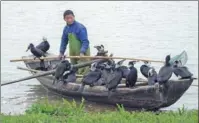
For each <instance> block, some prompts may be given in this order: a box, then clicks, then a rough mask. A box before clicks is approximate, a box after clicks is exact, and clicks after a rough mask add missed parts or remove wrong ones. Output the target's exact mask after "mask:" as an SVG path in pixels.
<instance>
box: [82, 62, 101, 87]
mask: <svg viewBox="0 0 199 123" xmlns="http://www.w3.org/2000/svg"><path fill="white" fill-rule="evenodd" d="M97 66H98V63H97V62H95V63H93V64H91V68H90V72H89V73H88V74H86V75H84V76H83V78H82V83H83V84H84V85H90V86H91V87H92V86H94V83H95V82H97V81H98V80H99V79H100V77H101V71H100V70H99V69H98V68H97Z"/></svg>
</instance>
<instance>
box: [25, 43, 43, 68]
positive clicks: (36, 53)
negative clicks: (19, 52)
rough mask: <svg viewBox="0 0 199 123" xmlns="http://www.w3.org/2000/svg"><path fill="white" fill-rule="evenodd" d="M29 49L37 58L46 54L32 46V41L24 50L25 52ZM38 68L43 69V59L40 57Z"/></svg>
mask: <svg viewBox="0 0 199 123" xmlns="http://www.w3.org/2000/svg"><path fill="white" fill-rule="evenodd" d="M29 49H30V51H31V53H32V54H33V55H34V56H35V57H34V59H36V58H38V59H40V57H42V56H43V57H46V55H45V54H44V52H43V51H42V50H40V49H38V48H36V47H34V45H33V44H32V43H30V44H29V46H28V49H27V50H26V52H27V51H28V50H29ZM40 69H41V70H45V63H44V60H41V59H40Z"/></svg>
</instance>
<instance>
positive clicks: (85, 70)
mask: <svg viewBox="0 0 199 123" xmlns="http://www.w3.org/2000/svg"><path fill="white" fill-rule="evenodd" d="M85 56H90V48H88V49H87V51H86V54H85ZM87 61H90V59H80V60H78V61H77V62H78V64H79V63H83V62H87ZM89 71H90V67H89V66H87V67H83V68H79V69H78V74H82V75H85V74H87V73H88V72H89Z"/></svg>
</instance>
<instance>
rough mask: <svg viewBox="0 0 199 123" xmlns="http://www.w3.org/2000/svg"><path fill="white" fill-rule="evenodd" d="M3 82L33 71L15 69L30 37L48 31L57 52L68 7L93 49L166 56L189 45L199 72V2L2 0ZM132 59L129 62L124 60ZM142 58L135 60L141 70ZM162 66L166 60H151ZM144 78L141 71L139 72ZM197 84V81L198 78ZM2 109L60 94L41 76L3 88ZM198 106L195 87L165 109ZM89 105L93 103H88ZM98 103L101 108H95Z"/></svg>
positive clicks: (193, 68) (191, 59)
mask: <svg viewBox="0 0 199 123" xmlns="http://www.w3.org/2000/svg"><path fill="white" fill-rule="evenodd" d="M1 3H2V9H1V10H2V12H1V18H2V20H1V25H2V27H1V34H2V35H1V36H2V37H1V44H2V45H1V82H2V83H3V82H6V81H9V80H14V79H17V78H21V77H25V76H28V75H29V73H28V72H25V71H20V70H17V69H16V66H22V67H24V66H25V65H24V64H23V63H22V62H18V63H10V62H9V60H10V59H14V58H20V57H21V56H25V55H29V53H27V52H25V50H26V48H27V45H28V44H29V43H30V42H33V43H34V44H38V43H39V42H40V41H41V38H42V36H46V37H47V38H48V40H49V42H50V44H51V49H50V51H49V52H51V53H55V54H58V52H59V45H60V37H61V34H62V30H63V27H64V25H65V23H64V21H63V17H62V14H63V11H64V10H66V9H72V10H73V11H74V13H75V15H76V20H78V21H79V22H81V23H83V24H84V25H85V26H86V27H87V30H88V37H89V40H90V45H91V50H92V54H95V53H96V51H95V49H94V48H93V45H96V44H104V45H105V47H106V49H108V50H109V52H110V53H114V55H115V56H124V57H135V58H152V59H157V60H164V57H165V56H166V55H167V54H171V55H176V54H179V53H180V52H182V50H186V51H187V53H188V57H189V60H188V62H187V66H188V67H189V69H190V71H191V72H192V73H194V76H195V77H198V3H197V2H196V1H195V2H174V1H173V2H151V1H148V2H141V1H129V2H122V1H117V2H116V1H114V2H108V1H104V2H102V1H101V2H100V1H92V2H91V1H90V2H78V1H76V2H71V1H70V2H60V1H59V2H53V1H52V2H51V1H49V2H41V1H35V2H33V1H31V2H28V1H26V2H25V1H24V2H22V1H21V2H20V1H16V2H11V1H9V2H5V1H3V2H1ZM125 64H127V63H125ZM141 64H142V63H138V64H136V67H137V68H138V69H139V67H140V65H141ZM152 65H153V66H154V67H155V68H156V69H159V68H160V66H161V64H156V63H155V64H152ZM139 76H140V77H142V78H143V76H142V75H140V74H139ZM193 84H195V85H197V84H198V81H194V83H193ZM1 92H2V93H1V106H2V112H3V113H10V112H11V113H12V114H15V113H23V112H24V110H25V109H26V108H27V107H28V106H30V105H31V104H32V103H33V102H34V101H36V100H37V99H39V98H42V97H45V96H48V97H49V99H50V100H56V99H60V96H56V95H54V94H51V93H49V92H48V91H47V90H45V89H44V88H42V87H41V86H40V84H39V82H38V81H37V80H36V79H33V80H28V81H24V82H21V83H16V84H12V85H7V86H3V87H2V88H1ZM183 104H184V105H185V107H187V108H188V109H196V108H198V87H195V86H191V87H190V88H189V90H188V91H187V92H186V93H185V94H184V95H183V97H182V98H181V99H180V100H179V101H178V102H176V103H175V104H174V105H172V106H170V107H168V108H166V110H175V109H177V108H179V107H182V105H183ZM87 107H88V110H104V109H110V110H111V109H112V108H109V107H110V106H106V105H100V104H96V103H90V102H88V103H87ZM89 107H90V108H89ZM92 107H97V108H92Z"/></svg>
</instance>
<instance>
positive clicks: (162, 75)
mask: <svg viewBox="0 0 199 123" xmlns="http://www.w3.org/2000/svg"><path fill="white" fill-rule="evenodd" d="M170 59H171V57H170V55H167V56H166V58H165V65H164V66H163V67H161V68H160V70H159V73H158V76H157V81H158V82H159V83H160V84H162V83H166V82H167V81H168V80H169V79H170V78H171V76H172V73H173V69H172V66H171V64H170V63H169V61H170Z"/></svg>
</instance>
